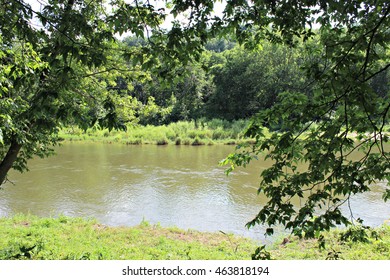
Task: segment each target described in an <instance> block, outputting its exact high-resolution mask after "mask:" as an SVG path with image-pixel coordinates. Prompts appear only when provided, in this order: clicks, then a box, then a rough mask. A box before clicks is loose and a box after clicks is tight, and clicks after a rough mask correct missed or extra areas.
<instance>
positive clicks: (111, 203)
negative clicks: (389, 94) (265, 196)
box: [0, 143, 390, 238]
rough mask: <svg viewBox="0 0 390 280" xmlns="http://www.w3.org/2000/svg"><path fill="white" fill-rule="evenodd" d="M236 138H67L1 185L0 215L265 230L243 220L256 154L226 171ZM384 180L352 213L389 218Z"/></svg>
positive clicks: (256, 204)
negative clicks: (118, 141)
mask: <svg viewBox="0 0 390 280" xmlns="http://www.w3.org/2000/svg"><path fill="white" fill-rule="evenodd" d="M233 149H234V147H232V146H202V147H192V146H173V145H171V146H169V145H168V146H154V145H153V146H148V145H146V146H124V145H107V144H91V143H89V144H86V143H69V144H65V145H63V146H62V147H59V148H58V149H57V153H58V155H57V156H54V157H50V158H47V159H34V160H32V161H31V162H30V172H28V173H25V174H18V173H14V172H13V173H11V174H10V179H11V181H13V183H14V185H12V184H7V185H6V186H5V187H4V189H3V190H2V191H1V192H0V215H1V216H5V215H10V214H12V213H20V212H23V213H32V214H35V215H39V216H49V215H51V216H55V215H58V214H60V213H61V214H65V215H69V216H83V217H94V218H96V219H97V220H98V221H99V222H101V223H104V224H107V225H112V226H117V225H129V226H131V225H136V224H139V223H140V222H141V221H142V220H143V219H144V220H147V221H149V222H151V223H160V224H161V225H163V226H178V227H180V228H185V229H187V228H193V229H197V230H201V231H219V230H222V231H224V232H232V233H236V234H240V235H244V236H249V237H252V238H263V232H264V231H263V228H261V227H258V228H254V229H251V230H248V229H246V228H245V223H246V222H248V221H249V220H250V219H251V218H253V217H254V215H256V213H257V212H258V211H259V209H260V206H261V204H262V203H264V201H262V200H261V198H260V197H258V196H257V194H256V192H257V186H258V184H259V173H260V170H261V169H263V168H264V167H265V166H266V165H265V163H262V162H256V163H255V164H252V165H251V166H250V167H249V168H247V169H239V170H237V171H235V172H234V173H233V174H232V175H230V176H229V177H227V176H226V175H225V174H224V167H219V166H218V162H219V161H220V160H221V159H222V158H224V157H225V156H226V155H227V154H229V153H230V152H232V151H233ZM384 188H385V186H384V185H380V184H379V185H377V186H375V187H373V192H371V193H369V194H366V195H364V196H357V197H356V199H354V200H353V201H352V207H353V209H354V210H355V212H354V214H355V215H356V216H360V217H361V218H362V219H363V220H365V221H366V222H368V223H369V224H371V225H380V224H382V223H383V221H384V220H386V219H389V218H390V209H389V205H386V204H385V203H383V202H381V196H382V193H383V190H384Z"/></svg>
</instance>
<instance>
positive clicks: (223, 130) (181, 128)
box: [59, 119, 251, 145]
mask: <svg viewBox="0 0 390 280" xmlns="http://www.w3.org/2000/svg"><path fill="white" fill-rule="evenodd" d="M247 125H248V121H245V120H238V121H234V122H228V121H223V120H217V119H213V120H210V121H206V120H199V121H197V122H194V121H179V122H176V123H171V124H168V125H161V126H153V125H146V126H140V125H135V126H128V128H127V131H115V130H113V131H108V130H107V129H97V128H91V129H88V130H87V131H83V130H81V129H79V128H77V127H70V128H64V129H63V130H61V131H60V133H59V137H60V139H61V140H64V141H93V142H96V141H98V142H104V143H123V144H129V145H140V144H157V145H167V144H174V145H213V144H235V143H240V142H244V141H250V140H251V139H248V138H244V137H243V132H244V130H245V128H246V126H247Z"/></svg>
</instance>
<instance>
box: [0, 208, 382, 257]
mask: <svg viewBox="0 0 390 280" xmlns="http://www.w3.org/2000/svg"><path fill="white" fill-rule="evenodd" d="M362 228H363V227H361V228H359V227H358V226H354V227H351V228H349V229H348V232H355V233H356V234H362V233H363V231H361V229H362ZM345 232H347V230H339V229H333V230H331V231H330V232H327V233H324V236H325V239H326V240H327V242H326V245H325V248H324V249H322V250H320V249H319V245H318V240H316V239H301V240H299V239H297V238H296V237H291V236H280V237H279V238H277V239H276V240H275V241H274V242H273V243H272V244H271V245H270V246H268V245H267V247H266V250H267V251H268V252H269V253H270V254H271V259H276V260H325V259H345V260H347V259H348V260H390V225H389V224H384V225H382V226H380V227H377V228H372V229H365V230H364V233H365V238H364V240H363V239H362V240H360V241H359V242H356V241H353V240H350V239H343V240H341V239H340V236H342V235H343V234H345ZM0 235H1V236H4V238H2V239H1V240H0V259H3V260H6V259H7V260H9V259H45V260H49V259H51V260H65V259H73V260H85V259H91V260H92V259H96V260H98V259H100V260H121V259H126V260H170V259H171V260H190V259H191V260H210V259H214V260H229V259H230V260H250V259H251V255H252V254H253V253H254V251H255V249H256V248H257V247H259V246H262V245H263V244H260V242H259V241H255V240H252V239H249V238H244V237H240V236H236V235H233V234H225V233H222V232H215V233H210V232H199V231H196V230H183V229H179V228H177V227H169V228H166V227H161V226H160V225H151V224H149V223H148V222H141V224H139V225H137V226H132V227H110V226H105V225H102V224H99V223H98V222H97V221H96V220H93V219H84V218H71V217H66V216H59V217H57V218H39V217H36V216H33V215H23V214H18V215H14V216H12V217H2V218H0ZM361 236H362V235H361Z"/></svg>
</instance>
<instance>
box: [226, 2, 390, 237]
mask: <svg viewBox="0 0 390 280" xmlns="http://www.w3.org/2000/svg"><path fill="white" fill-rule="evenodd" d="M288 2H289V3H291V1H288ZM311 2H313V3H312V4H313V5H318V6H316V7H313V9H307V10H305V8H304V5H308V6H310V5H311V4H310V3H309V1H293V2H292V5H293V6H294V5H296V8H297V9H298V10H299V11H300V12H302V13H300V14H299V16H298V17H297V21H295V20H294V19H292V18H289V17H287V20H286V24H284V23H281V22H279V21H278V15H279V13H281V14H280V15H282V12H283V5H285V4H287V1H286V2H284V1H280V3H279V1H278V4H276V2H274V1H272V2H270V5H271V10H272V13H275V16H276V17H275V21H274V23H275V24H276V26H278V28H279V29H280V32H281V33H280V36H282V37H284V38H286V39H289V38H290V37H289V36H290V35H291V34H293V35H295V36H298V35H299V37H301V38H302V36H303V38H304V44H305V45H304V46H305V48H306V52H307V53H309V54H313V56H311V59H309V60H307V61H306V63H305V65H304V67H303V69H306V72H307V77H308V80H307V82H309V83H308V86H309V85H310V88H311V90H312V94H310V95H305V94H302V93H301V92H299V91H296V92H292V91H289V92H284V93H283V94H280V95H279V101H278V102H277V103H275V105H274V106H273V107H272V108H270V109H268V110H266V111H264V112H262V113H260V114H258V115H257V116H256V117H255V118H254V120H253V121H252V124H251V126H250V127H249V129H248V134H249V135H251V136H252V137H256V143H255V144H254V145H253V146H252V149H251V150H249V152H250V154H249V155H248V150H245V151H240V150H237V152H236V155H235V156H230V157H229V158H228V161H229V162H230V164H232V165H233V167H234V165H243V163H245V162H246V159H247V158H248V157H253V156H260V155H261V156H263V157H264V158H265V159H269V160H271V161H272V165H271V167H270V168H268V169H266V170H264V171H262V173H261V178H262V181H261V183H260V188H259V192H260V194H261V195H264V196H265V197H267V198H268V202H267V203H266V204H265V205H264V206H262V209H261V210H260V211H259V213H258V215H257V216H256V217H255V218H254V219H253V220H252V221H250V222H249V223H248V226H254V225H256V224H259V223H262V224H263V223H264V224H267V225H268V226H269V227H270V228H273V227H274V226H276V225H277V224H281V225H283V226H284V227H285V228H286V229H289V230H290V231H291V232H292V233H293V234H295V235H298V236H300V237H302V236H305V237H315V236H317V235H318V232H320V231H322V230H329V229H330V228H331V227H334V226H337V225H340V224H343V225H348V224H350V223H351V222H354V220H353V219H349V217H353V212H352V209H350V212H348V211H347V212H345V209H348V207H345V206H347V205H348V204H349V201H350V198H351V197H352V196H353V195H355V194H358V193H363V192H367V191H370V188H371V185H372V184H374V183H376V182H380V181H385V182H386V180H387V179H388V178H389V170H390V169H389V168H390V161H389V156H390V155H389V152H388V148H387V145H386V143H387V142H388V135H387V133H386V132H385V131H384V127H385V125H386V124H388V121H389V115H388V111H389V106H390V103H389V99H388V85H389V81H388V78H385V76H386V77H388V74H387V75H382V73H388V68H389V66H390V59H389V56H388V55H389V53H388V51H386V48H387V47H388V42H390V41H389V39H390V38H389V33H388V28H389V12H390V5H389V3H386V2H383V1H356V2H353V3H349V2H348V4H345V3H343V4H345V6H344V5H342V4H341V3H338V2H335V1H330V2H329V1H327V2H321V1H319V2H318V3H315V2H316V1H311ZM308 13H309V14H311V13H313V14H319V15H320V17H318V18H317V19H310V18H308ZM301 16H303V17H301ZM289 20H292V21H295V23H293V24H292V23H291V22H289ZM305 20H306V23H313V22H319V23H321V24H322V25H321V26H320V28H319V30H318V32H317V35H316V37H315V38H313V39H309V40H308V39H307V38H305V36H304V35H303V33H302V32H295V31H303V30H304V29H306V26H302V27H301V28H299V24H301V23H305ZM287 26H288V27H291V30H292V31H291V32H293V33H288V32H287V31H285V30H284V28H286V27H287ZM285 32H287V33H285ZM286 36H287V37H286ZM305 40H306V41H305ZM318 40H319V41H318ZM376 79H381V81H382V83H384V84H386V89H387V90H386V92H385V91H381V90H378V89H379V88H378V87H377V86H376V85H375V84H376V82H375V80H376ZM308 97H309V98H308ZM261 125H265V126H267V127H268V128H270V129H271V130H274V132H273V134H272V136H270V137H267V138H265V137H263V135H262V130H261V128H260V127H261ZM383 198H384V200H387V198H388V190H386V191H385V194H384V195H383ZM294 200H295V201H296V200H299V201H300V203H299V206H293V204H292V201H294ZM342 209H344V211H342ZM267 233H272V231H271V230H267Z"/></svg>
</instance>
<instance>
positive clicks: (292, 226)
mask: <svg viewBox="0 0 390 280" xmlns="http://www.w3.org/2000/svg"><path fill="white" fill-rule="evenodd" d="M217 2H219V1H215V0H191V1H188V0H172V1H153V2H152V1H141V0H140V1H122V0H112V1H107V2H106V1H103V0H98V1H82V0H48V1H47V2H44V3H45V4H43V5H42V7H41V8H40V9H39V10H38V9H34V8H32V7H31V6H30V5H29V4H28V3H27V1H23V0H1V5H0V61H1V63H0V145H1V146H0V159H1V163H0V182H1V183H3V182H4V181H5V180H6V175H7V173H8V171H9V169H10V168H11V167H13V168H16V169H19V170H25V169H26V168H27V164H26V161H27V159H29V158H31V157H32V156H33V155H39V156H45V155H48V154H50V151H51V150H50V147H51V146H52V144H55V143H56V141H57V140H56V137H55V135H56V132H57V131H58V128H59V127H61V126H64V125H67V124H70V123H71V124H78V125H80V126H82V127H88V126H92V125H94V124H95V123H99V124H100V125H101V126H102V127H108V128H110V129H113V128H123V125H122V124H123V121H126V120H124V118H126V117H130V118H131V114H130V115H128V114H124V113H123V112H122V113H118V111H117V110H116V108H117V104H118V102H116V101H117V100H119V99H120V97H121V94H120V90H118V88H121V87H123V85H130V84H131V81H142V79H145V78H146V77H147V76H148V75H149V74H148V73H153V74H154V75H156V77H157V76H159V77H162V78H164V79H165V80H166V81H173V78H174V77H175V75H177V73H179V72H180V71H182V70H183V69H186V70H188V71H187V72H189V73H191V71H193V70H194V69H196V67H197V66H196V65H194V64H193V65H189V62H190V61H193V60H200V59H201V58H202V55H201V53H202V52H203V51H204V46H206V47H207V44H209V48H214V49H215V50H217V51H218V50H219V49H220V47H222V48H225V47H224V46H218V45H217V44H214V47H213V44H212V40H213V39H215V38H218V37H221V38H231V36H234V38H235V40H236V41H237V43H239V44H241V45H243V46H244V47H245V49H247V50H256V49H257V50H258V49H259V43H261V42H265V41H268V42H271V43H272V44H281V45H283V46H284V47H285V48H286V49H285V51H283V53H280V55H278V58H279V59H280V60H287V59H289V57H287V56H286V55H288V54H289V53H290V54H294V56H295V57H294V59H293V60H290V61H289V62H287V63H288V64H290V65H291V69H289V68H285V69H283V67H280V65H279V62H278V61H277V60H276V58H277V56H275V57H274V59H275V60H274V61H267V58H264V60H263V61H262V60H261V59H259V60H258V61H259V64H260V65H262V67H263V68H260V69H259V68H250V67H249V68H248V65H247V64H246V63H248V60H250V59H251V57H250V56H249V57H245V55H243V54H240V53H236V54H235V55H234V57H233V58H232V59H235V60H237V61H236V63H235V64H234V67H231V68H229V67H227V68H224V69H217V68H214V70H213V71H214V72H213V75H214V76H213V78H214V80H218V79H220V80H221V81H222V82H221V83H220V84H219V85H218V86H217V88H216V93H218V94H220V96H221V95H222V94H223V93H226V92H228V90H229V88H230V87H231V86H229V83H230V85H231V83H232V82H236V84H235V85H239V86H242V87H248V88H247V90H246V91H251V94H252V96H253V97H254V99H253V100H257V101H258V102H264V103H267V106H265V107H261V106H260V105H259V104H257V103H253V104H255V105H254V106H252V108H253V111H252V114H254V113H256V116H255V117H253V118H252V121H251V124H250V126H249V127H248V129H247V132H246V134H247V135H248V136H251V137H253V138H255V139H256V141H255V143H254V144H253V145H248V146H241V147H239V148H238V150H237V151H236V153H234V154H232V155H230V156H229V157H228V158H227V159H226V161H225V163H229V164H231V170H232V169H234V167H235V166H237V165H246V164H248V163H249V162H250V161H251V160H252V159H253V158H256V157H260V156H261V157H265V158H266V159H268V160H271V161H272V165H271V167H270V168H268V169H266V170H263V171H262V173H261V184H260V188H259V193H260V194H261V195H265V196H266V197H267V198H268V202H267V203H266V204H265V205H263V206H262V208H261V210H260V211H259V213H258V215H257V216H256V217H255V218H254V219H253V221H251V222H249V223H248V226H253V225H255V224H258V223H264V224H267V225H268V226H269V228H268V229H267V233H268V234H272V233H273V228H274V227H275V226H276V225H278V224H282V225H283V226H284V227H285V228H287V229H289V230H291V231H292V233H294V234H296V235H298V236H305V237H313V236H317V235H318V233H319V232H320V231H321V230H324V229H329V228H331V227H333V226H335V225H338V224H345V225H347V224H349V223H350V222H351V219H349V218H348V214H346V213H343V212H342V211H341V210H340V208H341V206H342V205H344V204H348V202H349V199H350V197H351V196H352V195H354V194H357V193H362V192H367V191H369V190H370V187H371V184H372V183H374V182H377V181H382V180H388V179H389V170H390V169H389V167H390V166H389V153H388V151H387V149H386V142H388V135H387V133H386V131H385V125H386V124H387V123H388V118H389V115H388V114H389V109H390V102H389V97H388V85H389V71H388V69H389V67H390V59H389V55H390V53H389V50H388V45H389V42H390V38H389V37H390V33H389V21H390V18H389V13H390V3H389V2H388V1H384V0H375V1H374V0H357V1H345V2H341V1H323V0H293V1H291V0H288V1H287V0H282V1H272V0H252V1H244V0H227V1H223V2H222V3H221V5H223V11H222V13H220V14H218V13H215V12H214V11H213V10H214V7H215V5H216V3H217ZM170 16H172V17H173V18H174V19H173V20H172V22H171V24H170V26H169V27H164V26H165V25H164V24H165V23H164V20H166V19H169V17H170ZM125 33H128V34H131V35H133V36H135V40H132V41H128V42H127V43H126V42H125V43H123V44H122V43H120V42H119V40H118V39H117V37H118V35H123V34H125ZM260 45H261V44H260ZM263 45H265V43H263ZM226 48H227V49H231V46H228V47H226ZM297 48H298V50H299V53H300V54H299V53H297V52H294V51H293V49H295V50H296V49H297ZM223 50H225V49H223ZM280 50H281V49H280V48H279V49H275V52H276V51H280ZM230 52H231V53H234V52H237V49H235V50H231V51H230ZM302 55H303V56H304V57H302ZM214 58H218V59H221V60H220V62H222V64H224V65H225V66H226V65H227V66H229V63H231V62H230V61H228V60H224V59H226V57H225V58H223V57H221V56H220V57H218V56H215V57H214ZM228 59H229V58H228ZM256 59H257V58H256ZM290 62H291V63H290ZM240 67H241V69H244V70H245V71H244V72H242V71H241V70H240ZM271 68H272V69H271ZM177 69H179V72H178V71H177ZM295 69H296V70H295ZM298 69H299V71H302V72H300V73H303V74H299V75H297V71H298ZM233 70H234V71H238V72H234V71H233ZM229 71H231V72H229ZM240 71H241V72H240ZM271 71H274V72H273V73H274V76H273V77H282V78H283V79H285V82H286V83H284V84H283V83H279V84H278V85H279V86H280V87H279V88H278V89H277V94H275V93H272V91H273V90H275V88H274V84H275V83H273V82H272V81H269V80H268V83H263V84H258V83H257V81H258V80H256V77H262V76H266V75H269V73H270V72H271ZM278 71H280V72H278ZM248 73H255V75H250V77H251V84H250V85H248V84H242V83H241V80H240V79H241V77H243V78H244V77H245V74H248ZM222 74H224V75H222ZM225 74H228V75H234V76H235V77H237V79H236V80H234V79H225V78H226V77H227V76H226V75H225ZM278 75H279V76H278ZM189 77H190V76H189ZM193 78H194V79H192V80H191V78H187V80H185V81H184V82H183V81H182V82H181V83H180V82H178V83H177V84H176V86H177V87H181V86H184V87H185V90H184V91H182V92H183V95H182V97H181V98H182V100H183V102H182V105H185V104H187V103H186V102H189V103H190V104H197V103H196V102H198V101H199V98H195V97H196V96H194V94H195V95H196V94H198V96H199V97H201V96H203V97H208V94H207V90H206V91H205V88H204V87H202V86H200V84H199V82H200V81H204V80H205V79H206V76H204V77H203V78H201V79H200V80H197V79H198V77H197V76H193ZM195 78H196V79H195ZM224 79H225V80H224ZM259 79H260V78H259ZM124 81H128V82H124ZM218 87H219V88H218ZM218 90H220V91H219V92H218ZM270 92H271V93H270ZM261 93H262V94H261ZM265 93H267V94H265ZM230 96H231V97H232V98H233V97H234V94H233V93H232V94H230ZM236 97H237V96H236ZM256 98H257V99H256ZM216 99H217V100H218V101H221V99H222V97H219V96H218V95H217V96H216ZM234 100H236V101H237V100H239V101H240V102H241V103H239V104H241V105H242V106H244V107H245V108H248V106H247V104H246V103H245V102H246V101H247V100H242V98H241V99H239V97H238V99H237V98H236V99H234ZM122 101H123V100H122ZM152 101H153V100H152V99H151V102H152ZM119 103H120V102H119ZM121 104H122V105H123V104H132V103H131V100H130V99H128V100H127V103H126V102H125V103H123V102H122V103H121ZM214 104H216V103H214ZM239 104H237V105H239ZM251 104H252V103H251ZM129 106H130V105H129ZM226 106H227V105H226ZM239 106H240V105H239ZM190 109H191V110H195V109H196V107H194V108H190ZM260 109H261V110H262V109H264V110H262V111H260V112H258V113H257V112H256V111H257V110H260ZM191 114H195V111H193V112H192V113H191ZM248 115H251V114H247V112H242V116H244V117H245V116H248ZM238 117H241V116H238ZM231 118H236V116H232V117H231ZM263 128H268V129H270V130H271V131H272V135H271V136H270V137H265V135H264V134H263ZM353 154H358V155H359V158H358V159H353V158H352V157H351V155H353ZM302 163H303V166H304V167H298V165H299V166H301V164H302ZM389 197H390V190H387V191H386V192H385V193H384V195H383V198H384V199H385V200H387V199H388V198H389ZM294 199H301V200H302V205H301V206H300V207H295V206H294V205H293V204H292V200H294ZM351 216H352V215H351Z"/></svg>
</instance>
